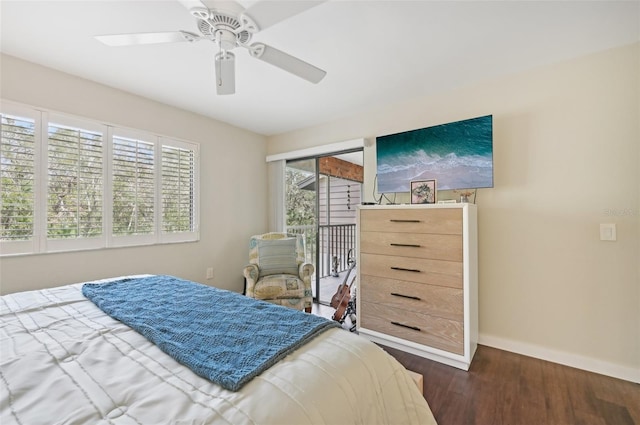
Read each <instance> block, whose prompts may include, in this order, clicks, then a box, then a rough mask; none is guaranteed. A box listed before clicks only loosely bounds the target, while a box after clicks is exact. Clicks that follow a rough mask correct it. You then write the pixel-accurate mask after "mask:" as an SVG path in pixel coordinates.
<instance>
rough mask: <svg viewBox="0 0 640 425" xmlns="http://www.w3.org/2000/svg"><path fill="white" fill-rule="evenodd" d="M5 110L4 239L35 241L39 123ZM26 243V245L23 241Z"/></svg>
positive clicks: (0, 179)
mask: <svg viewBox="0 0 640 425" xmlns="http://www.w3.org/2000/svg"><path fill="white" fill-rule="evenodd" d="M21 115H22V116H19V115H11V114H5V113H2V139H1V140H2V143H0V193H1V195H2V196H1V198H0V202H1V204H0V205H1V208H0V224H1V226H0V240H3V241H13V242H20V241H25V242H26V241H31V240H33V235H34V209H35V191H36V188H35V177H34V176H35V169H36V164H35V157H36V128H37V127H36V122H35V118H34V117H30V116H24V115H27V114H21ZM23 245H24V244H23Z"/></svg>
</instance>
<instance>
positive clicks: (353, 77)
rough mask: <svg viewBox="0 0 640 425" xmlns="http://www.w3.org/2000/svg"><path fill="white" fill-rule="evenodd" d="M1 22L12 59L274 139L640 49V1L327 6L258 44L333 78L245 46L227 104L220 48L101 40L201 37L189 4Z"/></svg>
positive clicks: (30, 14) (40, 9) (19, 0)
mask: <svg viewBox="0 0 640 425" xmlns="http://www.w3.org/2000/svg"><path fill="white" fill-rule="evenodd" d="M290 1H291V0H290ZM294 1H295V0H294ZM240 3H242V5H243V6H245V7H248V6H249V5H250V4H251V3H253V2H247V1H240ZM0 17H1V22H0V24H1V25H0V28H1V51H2V52H3V53H6V54H9V55H12V56H16V57H19V58H22V59H25V60H27V61H31V62H35V63H38V64H42V65H45V66H47V67H51V68H55V69H58V70H61V71H64V72H67V73H70V74H74V75H78V76H80V77H83V78H86V79H89V80H93V81H97V82H99V83H102V84H106V85H108V86H112V87H116V88H118V89H122V90H126V91H128V92H132V93H135V94H138V95H141V96H144V97H147V98H150V99H154V100H156V101H159V102H163V103H166V104H169V105H173V106H176V107H179V108H183V109H186V110H189V111H193V112H196V113H199V114H202V115H206V116H210V117H213V118H216V119H218V120H221V121H225V122H228V123H231V124H233V125H236V126H238V127H242V128H246V129H248V130H251V131H254V132H256V133H260V134H264V135H273V134H279V133H283V132H287V131H291V130H294V129H297V128H304V127H309V126H313V125H317V124H321V123H324V122H328V121H332V120H336V119H340V118H343V117H346V116H349V115H351V114H354V113H356V112H361V111H363V110H367V109H369V108H372V109H375V108H377V107H380V106H382V105H384V104H389V103H393V102H398V101H402V100H405V99H409V98H412V97H418V96H426V95H429V94H433V93H437V92H442V91H447V90H450V89H453V88H456V87H460V86H464V85H469V84H474V83H477V82H479V81H482V80H486V79H489V78H494V77H498V76H501V75H506V74H510V73H514V72H519V71H523V70H526V69H530V68H532V67H537V66H541V65H545V64H549V63H553V62H557V61H561V60H564V59H568V58H573V57H578V56H581V55H585V54H588V53H591V52H596V51H599V50H604V49H607V48H611V47H615V46H620V45H624V44H629V43H632V42H636V41H639V40H640V2H639V1H534V2H528V1H516V0H503V1H467V2H463V1H416V0H414V1H397V0H393V1H389V0H387V1H366V0H359V1H341V0H333V1H331V0H330V1H327V2H326V3H323V4H321V5H319V6H316V7H314V8H312V9H309V10H307V11H305V12H303V13H301V14H299V15H296V16H294V17H292V18H290V19H288V20H286V21H283V22H280V23H278V24H277V25H274V26H273V27H270V28H267V29H266V30H264V31H262V32H260V33H258V34H256V35H255V36H254V37H253V41H261V42H264V43H266V44H268V45H271V46H273V47H276V48H278V49H280V50H283V51H285V52H287V53H290V54H292V55H294V56H297V57H299V58H301V59H303V60H305V61H307V62H310V63H312V64H314V65H316V66H318V67H320V68H322V69H324V70H326V71H327V76H326V77H325V79H324V80H323V81H321V82H320V83H319V84H317V85H314V84H311V83H309V82H307V81H305V80H302V79H300V78H298V77H296V76H293V75H291V74H288V73H286V72H284V71H282V70H279V69H277V68H275V67H273V66H271V65H269V64H267V63H264V62H261V61H258V60H256V59H254V58H251V57H250V56H249V54H248V52H247V51H246V50H244V49H236V51H235V53H236V94H234V95H230V96H218V95H216V93H215V86H214V78H213V75H214V71H213V56H214V54H215V52H216V47H215V44H214V43H211V42H209V41H200V42H197V43H177V44H162V45H145V46H131V47H107V46H105V45H103V44H101V43H99V42H98V41H96V40H95V39H94V38H93V36H94V35H104V34H116V33H137V32H160V31H175V30H186V31H190V32H194V33H197V32H198V30H197V27H196V24H195V20H194V19H193V18H192V17H191V15H190V14H189V13H188V11H187V10H186V9H185V7H184V6H183V5H182V4H181V3H180V2H179V1H178V0H162V1H157V0H142V1H122V0H102V1H101V0H83V1H55V0H50V1H31V0H16V1H13V0H2V1H0Z"/></svg>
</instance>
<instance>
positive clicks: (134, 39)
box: [94, 31, 202, 47]
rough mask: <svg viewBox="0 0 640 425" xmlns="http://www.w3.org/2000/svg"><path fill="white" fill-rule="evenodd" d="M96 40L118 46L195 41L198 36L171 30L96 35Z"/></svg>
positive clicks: (198, 38)
mask: <svg viewBox="0 0 640 425" xmlns="http://www.w3.org/2000/svg"><path fill="white" fill-rule="evenodd" d="M94 38H95V39H96V40H98V41H100V42H102V43H104V44H106V45H107V46H112V47H120V46H132V45H137V44H158V43H179V42H182V41H189V42H192V41H197V40H200V39H201V38H202V37H200V36H199V35H197V34H193V33H190V32H187V31H171V32H145V33H137V34H113V35H96V36H95V37H94Z"/></svg>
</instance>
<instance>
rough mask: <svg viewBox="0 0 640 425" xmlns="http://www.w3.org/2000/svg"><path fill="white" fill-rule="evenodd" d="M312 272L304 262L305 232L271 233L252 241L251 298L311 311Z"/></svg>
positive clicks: (246, 272)
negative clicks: (297, 233)
mask: <svg viewBox="0 0 640 425" xmlns="http://www.w3.org/2000/svg"><path fill="white" fill-rule="evenodd" d="M313 272H314V267H313V264H309V263H305V246H304V235H288V234H286V233H276V232H272V233H266V234H264V235H255V236H252V237H251V239H250V240H249V264H248V265H247V266H245V268H244V271H243V274H244V277H245V278H246V280H247V287H246V295H247V296H248V297H251V298H256V299H259V300H264V301H268V302H270V303H273V304H279V305H283V306H286V307H291V308H295V309H297V310H304V311H306V312H307V313H311V303H312V301H313V295H312V293H311V276H312V275H313Z"/></svg>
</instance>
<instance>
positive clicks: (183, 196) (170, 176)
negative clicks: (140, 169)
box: [161, 138, 198, 242]
mask: <svg viewBox="0 0 640 425" xmlns="http://www.w3.org/2000/svg"><path fill="white" fill-rule="evenodd" d="M161 146H162V240H163V241H165V242H170V241H193V240H197V239H198V233H197V232H198V218H197V211H198V205H197V202H196V200H197V196H196V194H197V192H198V186H197V178H196V176H197V175H198V170H197V163H198V146H197V145H195V144H191V143H185V142H179V141H176V140H171V139H166V138H161Z"/></svg>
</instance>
